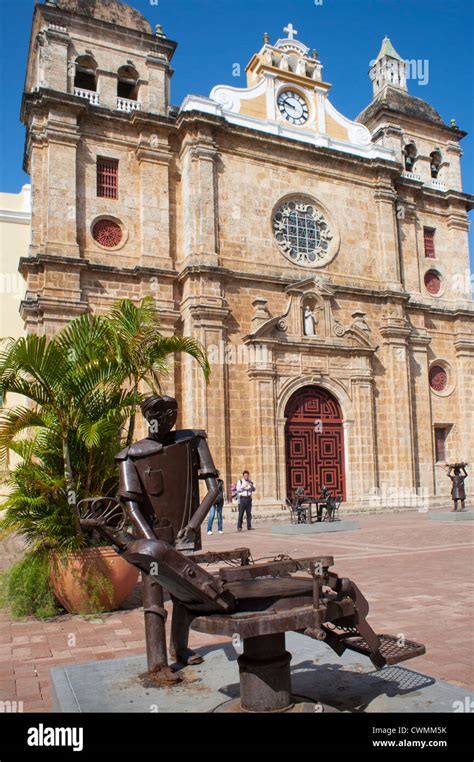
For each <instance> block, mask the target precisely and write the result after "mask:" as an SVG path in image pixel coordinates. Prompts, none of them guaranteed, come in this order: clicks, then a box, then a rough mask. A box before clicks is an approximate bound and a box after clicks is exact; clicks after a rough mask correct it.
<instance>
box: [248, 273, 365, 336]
mask: <svg viewBox="0 0 474 762" xmlns="http://www.w3.org/2000/svg"><path fill="white" fill-rule="evenodd" d="M285 291H286V293H287V295H288V302H287V306H286V308H285V310H284V312H282V313H280V314H278V315H271V314H270V312H269V309H268V302H267V300H266V299H265V298H263V297H257V298H256V299H254V301H253V302H252V304H253V308H254V311H253V315H252V326H253V329H252V331H251V332H250V333H249V334H248V335H247V336H245V337H244V342H245V343H252V342H255V341H260V342H271V343H281V344H285V345H292V344H293V345H302V344H303V345H304V344H307V345H308V346H311V344H314V345H315V346H321V345H324V346H327V347H328V348H330V347H339V348H343V347H345V348H346V349H349V348H353V347H360V348H364V349H370V350H372V351H374V350H375V347H374V346H373V344H372V341H371V329H370V326H369V324H368V321H367V316H366V313H365V312H363V310H355V311H354V312H353V313H352V321H351V323H350V324H349V325H344V324H343V323H341V321H340V320H339V319H338V318H337V317H335V316H334V310H333V305H332V303H331V302H332V298H333V297H334V295H335V288H334V287H333V286H332V285H331V283H330V282H329V280H327V279H325V278H323V277H321V276H316V277H314V278H305V279H304V280H302V281H298V282H297V283H292V284H291V285H290V286H287V288H286V289H285Z"/></svg>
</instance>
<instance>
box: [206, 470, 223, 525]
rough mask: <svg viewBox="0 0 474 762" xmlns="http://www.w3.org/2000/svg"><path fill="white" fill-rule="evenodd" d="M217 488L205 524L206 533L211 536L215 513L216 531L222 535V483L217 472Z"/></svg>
mask: <svg viewBox="0 0 474 762" xmlns="http://www.w3.org/2000/svg"><path fill="white" fill-rule="evenodd" d="M217 488H218V490H219V492H218V494H217V497H216V501H215V503H214V504H213V505H212V506H211V510H210V511H209V520H208V522H207V533H208V534H212V525H213V524H214V517H215V515H216V513H217V530H218V532H219V534H223V532H224V530H223V528H222V527H223V524H222V509H223V507H224V482H223V481H222V479H219V471H218V472H217Z"/></svg>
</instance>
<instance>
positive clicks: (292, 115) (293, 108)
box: [277, 90, 309, 124]
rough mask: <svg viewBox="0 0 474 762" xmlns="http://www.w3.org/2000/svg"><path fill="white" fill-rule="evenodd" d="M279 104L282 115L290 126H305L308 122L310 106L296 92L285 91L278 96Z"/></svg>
mask: <svg viewBox="0 0 474 762" xmlns="http://www.w3.org/2000/svg"><path fill="white" fill-rule="evenodd" d="M277 103H278V108H279V109H280V113H281V115H282V116H283V117H284V118H285V119H286V121H287V122H290V124H304V123H305V122H307V121H308V117H309V109H308V105H307V103H306V101H305V99H304V98H303V96H302V95H300V94H299V93H297V92H295V90H284V91H283V92H282V93H280V95H279V96H278V100H277Z"/></svg>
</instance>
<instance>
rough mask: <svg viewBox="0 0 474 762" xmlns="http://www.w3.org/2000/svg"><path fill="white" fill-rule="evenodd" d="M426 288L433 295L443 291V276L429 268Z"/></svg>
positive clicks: (426, 274)
mask: <svg viewBox="0 0 474 762" xmlns="http://www.w3.org/2000/svg"><path fill="white" fill-rule="evenodd" d="M425 288H426V290H427V291H428V293H429V294H432V295H433V296H436V294H439V292H440V291H441V277H440V274H439V273H438V272H436V270H428V272H427V273H425Z"/></svg>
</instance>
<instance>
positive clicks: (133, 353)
mask: <svg viewBox="0 0 474 762" xmlns="http://www.w3.org/2000/svg"><path fill="white" fill-rule="evenodd" d="M179 352H185V353H187V354H189V355H191V356H192V357H194V358H195V359H196V360H197V362H198V364H199V365H200V367H201V368H202V370H203V373H204V376H205V378H206V380H207V379H208V378H209V364H208V361H207V356H206V352H205V350H204V348H203V347H202V346H201V344H200V343H199V342H198V341H196V340H194V339H192V338H187V337H179V336H170V337H165V336H163V335H162V334H161V333H160V331H159V320H158V313H157V310H156V308H155V306H154V303H153V300H152V299H151V298H145V299H143V300H142V302H141V303H140V304H139V305H135V304H133V303H132V302H131V301H130V300H128V299H124V300H122V301H120V302H118V303H117V304H116V305H115V306H114V307H113V308H112V310H111V312H110V314H109V315H106V316H98V315H82V316H81V317H79V318H77V319H75V320H73V321H72V322H71V323H69V324H68V325H67V326H66V327H65V328H64V329H63V330H62V331H61V332H59V333H58V334H56V335H55V336H54V337H53V338H46V337H45V336H37V335H30V336H26V337H22V338H20V339H17V340H13V339H8V340H6V341H5V342H4V346H3V349H2V350H1V351H0V398H1V399H2V400H4V399H5V397H6V395H7V394H8V393H10V392H11V393H16V394H19V395H22V396H24V397H25V398H26V399H27V400H29V402H30V405H29V406H22V405H18V406H16V407H14V408H11V409H6V408H4V409H3V411H2V413H1V414H0V460H2V459H3V460H4V461H5V460H6V454H7V451H8V449H12V450H17V451H18V452H19V454H20V455H23V457H24V462H23V464H20V466H18V467H17V469H18V473H16V470H15V473H16V477H15V478H14V479H13V484H12V488H13V495H14V496H15V501H16V502H15V506H16V508H15V511H16V513H15V516H16V518H15V521H14V524H15V528H17V529H20V525H21V516H22V515H23V514H22V511H23V512H24V511H25V510H26V508H27V507H28V506H29V507H30V508H32V509H34V511H36V510H37V509H38V510H39V512H40V513H41V511H42V510H43V511H44V510H45V505H48V506H49V507H50V508H51V507H52V508H51V509H52V510H53V509H54V510H55V508H54V506H55V505H56V503H57V502H58V501H59V503H61V501H62V502H63V503H64V501H66V507H67V504H68V505H69V511H70V513H71V516H72V521H73V532H74V533H75V535H76V537H77V538H78V537H81V536H82V532H81V528H80V524H79V521H78V518H77V513H76V511H75V505H76V503H77V501H78V500H79V499H80V498H83V497H88V496H90V495H100V494H104V490H106V491H105V494H111V492H113V490H114V487H115V486H116V476H115V468H114V456H115V454H116V453H117V452H118V451H119V450H120V449H121V447H122V446H124V444H130V443H131V442H132V438H133V433H134V426H135V416H136V411H137V406H138V405H139V403H140V402H141V400H142V399H143V397H144V395H143V394H142V393H140V385H141V384H142V383H143V382H145V383H146V384H148V386H149V387H150V388H151V390H152V391H153V392H159V391H160V390H161V383H160V381H161V377H162V376H163V375H164V374H165V373H166V372H167V370H168V363H167V361H168V358H169V356H170V355H174V354H176V353H179ZM127 421H128V426H127V425H126V424H127ZM125 428H127V434H126V436H125ZM31 432H33V437H31ZM25 437H27V439H26V440H24V438H25ZM28 437H29V439H28ZM22 438H23V439H22ZM124 440H125V441H124ZM22 442H23V443H22ZM28 448H29V449H28ZM26 453H28V456H27V457H26V455H25V454H26ZM22 467H23V470H21V468H22ZM42 472H43V473H44V474H45V476H47V477H48V479H49V481H48V480H46V481H45V480H42V479H41V478H39V477H40V476H41V473H42ZM30 477H31V479H32V484H33V485H36V492H35V491H34V489H33V491H32V490H31V489H29V488H28V489H27V488H26V486H25V484H26V482H27V481H28V478H30ZM25 492H27V494H26V498H27V500H26V502H25V501H22V494H23V493H25ZM35 498H37V499H38V500H37V503H35V502H34V501H35ZM12 499H13V498H12ZM31 501H33V502H31ZM6 507H7V518H8V507H9V504H8V503H7V506H6ZM11 507H12V510H13V507H14V506H13V502H11ZM63 507H64V506H63ZM71 508H72V511H71ZM61 510H62V509H61ZM34 515H35V516H36V514H34ZM17 519H19V520H18V521H17ZM35 520H36V519H35ZM25 521H26V517H25ZM29 526H30V527H31V522H30V523H29ZM29 531H30V530H29ZM32 533H33V531H32V530H31V531H30V534H32Z"/></svg>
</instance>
